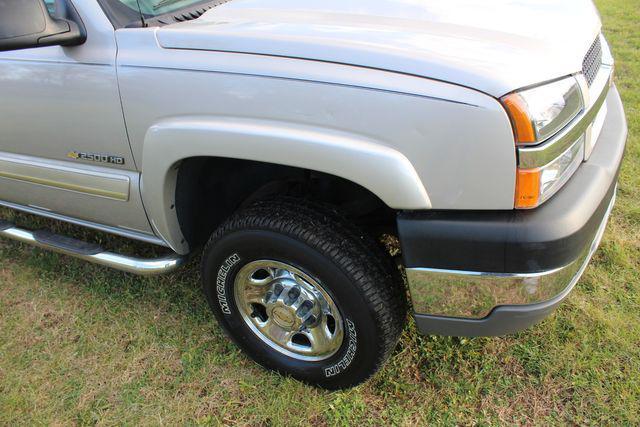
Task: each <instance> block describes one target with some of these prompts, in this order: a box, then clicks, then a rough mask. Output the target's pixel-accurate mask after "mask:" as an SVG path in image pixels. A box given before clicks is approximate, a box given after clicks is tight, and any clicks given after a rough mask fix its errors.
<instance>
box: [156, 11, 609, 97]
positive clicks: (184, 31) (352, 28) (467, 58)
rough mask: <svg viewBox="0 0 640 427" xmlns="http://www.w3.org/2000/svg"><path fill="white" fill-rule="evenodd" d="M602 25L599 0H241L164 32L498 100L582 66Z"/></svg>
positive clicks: (180, 39)
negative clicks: (450, 86)
mask: <svg viewBox="0 0 640 427" xmlns="http://www.w3.org/2000/svg"><path fill="white" fill-rule="evenodd" d="M600 28H601V23H600V18H599V15H598V12H597V11H596V9H595V6H594V5H593V3H592V2H591V0H562V1H558V0H487V1H482V2H481V1H478V0H448V1H433V0H232V1H230V2H228V3H225V4H223V5H221V6H218V7H215V8H213V9H211V10H210V11H208V12H207V13H205V14H204V15H202V16H201V17H200V18H198V19H196V20H193V21H188V22H183V23H178V24H173V25H169V26H165V27H161V28H159V29H158V31H157V38H158V42H159V43H160V45H161V46H162V47H165V48H174V49H197V50H211V51H226V52H242V53H250V54H260V55H274V56H284V57H290V58H302V59H308V60H318V61H328V62H335V63H341V64H349V65H356V66H361V67H370V68H376V69H382V70H387V71H394V72H400V73H406V74H412V75H417V76H421V77H427V78H431V79H437V80H442V81H446V82H450V83H454V84H458V85H462V86H466V87H470V88H473V89H476V90H479V91H482V92H485V93H488V94H490V95H492V96H495V97H499V96H502V95H504V94H506V93H508V92H511V91H513V90H515V89H519V88H522V87H525V86H529V85H533V84H537V83H541V82H544V81H547V80H551V79H555V78H558V77H562V76H565V75H568V74H572V73H576V72H578V71H580V70H581V68H582V60H583V58H584V55H585V54H586V52H587V51H588V49H589V47H590V46H591V44H592V43H593V41H594V40H595V38H596V37H597V35H598V34H599V32H600Z"/></svg>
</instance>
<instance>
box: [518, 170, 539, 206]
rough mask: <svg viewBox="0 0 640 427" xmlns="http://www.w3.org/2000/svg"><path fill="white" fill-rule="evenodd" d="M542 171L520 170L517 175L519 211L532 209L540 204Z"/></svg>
mask: <svg viewBox="0 0 640 427" xmlns="http://www.w3.org/2000/svg"><path fill="white" fill-rule="evenodd" d="M540 173H541V172H540V169H538V168H536V169H518V172H517V175H516V200H515V207H516V208H518V209H531V208H535V207H536V206H538V204H539V202H540Z"/></svg>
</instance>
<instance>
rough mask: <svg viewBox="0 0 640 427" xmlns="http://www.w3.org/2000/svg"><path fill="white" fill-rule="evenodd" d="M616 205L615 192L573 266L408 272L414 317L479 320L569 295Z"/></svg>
mask: <svg viewBox="0 0 640 427" xmlns="http://www.w3.org/2000/svg"><path fill="white" fill-rule="evenodd" d="M614 203H615V193H614V195H613V197H612V199H611V202H610V204H609V207H608V209H607V212H606V215H605V217H604V219H603V221H602V223H601V224H600V227H599V228H598V231H597V233H596V236H595V238H594V240H593V242H592V243H591V245H589V246H587V247H586V248H585V249H584V251H583V253H582V254H581V255H580V256H579V257H578V259H576V260H575V261H573V262H572V263H570V264H568V265H566V266H564V267H561V268H558V269H555V270H551V271H544V272H540V273H531V274H518V273H513V274H510V273H482V272H474V271H457V270H438V269H431V268H409V269H407V280H408V282H409V289H410V291H411V299H412V301H413V308H414V312H415V313H416V314H428V315H434V316H448V317H463V318H472V319H480V318H483V317H485V316H487V315H488V314H489V313H491V311H492V310H493V309H494V308H495V307H497V306H500V305H525V304H536V303H541V302H544V301H548V300H550V299H552V298H554V297H556V296H558V295H561V294H568V293H569V292H570V291H571V289H573V286H575V284H576V283H577V282H578V280H579V279H580V276H582V273H583V272H584V270H585V269H586V268H587V265H588V264H589V261H590V260H591V257H592V256H593V254H594V253H595V251H596V250H597V249H598V245H599V244H600V240H601V239H602V235H603V234H604V230H605V228H606V225H607V220H608V219H609V215H610V213H611V210H612V209H613V205H614Z"/></svg>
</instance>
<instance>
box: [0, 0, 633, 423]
mask: <svg viewBox="0 0 640 427" xmlns="http://www.w3.org/2000/svg"><path fill="white" fill-rule="evenodd" d="M598 3H599V6H600V9H601V12H602V14H603V18H604V21H605V27H606V33H607V35H608V37H609V40H610V42H611V44H612V46H613V49H614V51H615V54H616V57H617V60H618V63H617V64H618V66H617V82H618V87H619V89H620V91H621V93H622V96H623V98H624V100H625V104H626V109H627V115H628V118H629V125H630V132H631V136H630V140H629V147H628V151H627V157H626V162H625V165H624V169H623V171H622V178H621V183H620V184H621V185H620V191H619V199H618V204H617V206H616V209H615V211H614V213H613V217H612V220H611V223H610V226H609V228H608V232H607V234H606V236H605V239H604V241H603V243H602V247H601V250H600V251H599V252H598V254H597V255H596V257H595V259H594V262H593V264H592V265H591V266H590V267H589V269H588V270H587V272H586V274H585V276H584V278H583V279H582V280H581V282H580V283H579V284H578V286H577V289H576V291H575V292H574V293H573V294H572V295H571V297H570V298H569V300H568V301H567V303H566V304H564V305H563V306H562V308H561V309H560V310H559V311H558V312H557V313H556V314H555V315H554V316H553V317H551V318H549V319H548V320H546V321H545V322H543V323H542V324H540V325H538V326H536V327H534V328H532V329H531V330H528V331H526V332H523V333H520V334H519V335H517V336H511V337H506V338H497V339H450V338H439V337H422V336H419V335H418V334H417V333H416V331H415V328H414V326H413V325H410V326H409V327H408V328H407V330H406V331H405V333H404V336H403V338H402V341H401V343H400V345H399V347H398V349H397V351H396V353H395V355H394V356H393V358H392V359H391V360H390V362H389V363H388V365H387V366H386V367H385V369H384V370H383V371H382V372H381V373H380V374H378V375H377V376H375V377H374V378H373V380H371V381H370V382H368V383H367V384H365V385H362V386H360V387H358V388H355V389H353V390H349V391H344V392H334V393H328V392H325V391H321V390H317V389H314V388H310V387H307V386H305V385H302V384H300V383H297V382H295V381H293V380H290V379H286V378H282V377H279V376H277V375H275V374H271V373H268V372H265V371H263V370H262V369H260V368H259V367H257V366H256V365H255V364H254V363H252V362H251V361H250V360H248V359H247V358H246V357H244V356H243V355H242V354H241V353H240V352H239V351H238V350H237V349H236V348H235V347H234V346H233V345H232V344H231V343H230V342H229V341H228V340H227V339H225V338H224V337H223V335H222V333H221V331H220V329H219V328H218V326H217V325H216V324H215V322H214V319H213V318H212V316H211V315H210V314H209V311H208V308H207V307H206V304H205V302H204V299H203V297H202V296H201V293H200V289H199V287H198V283H197V272H196V268H195V266H194V267H192V268H190V269H187V270H185V271H182V272H180V273H177V274H174V275H173V276H170V277H162V278H154V279H141V278H137V277H133V276H127V275H123V274H120V273H117V272H113V271H109V270H106V269H103V268H100V267H95V266H92V265H89V264H85V263H83V262H80V261H76V260H73V259H70V258H67V257H62V256H57V255H55V254H51V253H46V252H42V251H39V250H34V249H31V248H28V247H25V246H22V245H20V244H17V243H11V242H7V241H0V424H2V425H14V424H16V423H19V424H34V423H46V424H50V423H51V424H95V423H99V424H116V423H117V424H120V423H127V424H133V423H136V424H137V423H143V424H161V423H164V424H176V423H189V424H205V425H208V424H220V423H228V424H232V423H233V424H236V423H238V424H250V425H271V424H273V425H283V424H302V423H307V422H310V423H313V424H318V425H323V424H332V425H333V424H347V423H353V424H358V425H360V424H387V423H392V424H423V423H427V422H429V423H431V422H434V423H439V424H453V423H459V424H476V423H477V424H480V423H482V424H486V423H492V424H493V423H510V424H511V423H518V424H523V423H526V424H546V423H551V422H553V423H568V424H574V423H575V424H585V423H590V424H620V423H624V424H639V423H640V273H639V271H640V227H639V225H640V118H639V113H640V111H639V109H640V86H639V84H638V82H639V76H640V51H639V49H640V27H639V26H638V22H640V2H639V1H638V0H601V1H599V2H598ZM0 213H1V214H3V215H4V216H5V217H6V216H12V217H14V219H15V220H17V221H18V222H20V223H22V224H26V225H29V226H37V225H38V223H40V224H42V223H46V222H45V221H43V220H38V219H34V218H31V217H27V216H23V215H18V216H17V218H16V217H15V216H14V214H13V213H9V212H7V211H3V212H0ZM49 226H51V225H50V224H49ZM55 226H56V227H58V228H61V229H64V230H67V231H68V230H69V228H68V227H67V226H64V225H59V224H57V225H55ZM76 232H77V233H81V234H82V233H86V232H83V231H77V230H76ZM86 234H87V235H88V237H90V238H92V239H94V240H100V241H103V242H105V241H106V244H107V245H109V246H113V245H117V246H119V247H121V248H126V249H128V250H131V251H148V250H150V249H148V248H145V247H142V246H138V245H134V244H131V243H127V242H124V241H122V240H119V239H116V238H112V237H107V236H101V235H98V234H95V233H86Z"/></svg>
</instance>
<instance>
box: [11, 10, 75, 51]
mask: <svg viewBox="0 0 640 427" xmlns="http://www.w3.org/2000/svg"><path fill="white" fill-rule="evenodd" d="M68 9H69V13H68V14H69V15H75V16H70V17H69V18H72V19H73V18H75V19H73V20H72V19H54V18H52V17H51V16H50V15H49V12H48V11H47V6H46V4H45V3H44V0H0V51H7V50H18V49H31V48H35V47H43V46H54V45H60V46H75V45H79V44H82V43H84V42H85V40H86V34H85V31H84V27H83V26H82V22H81V21H80V17H79V16H78V15H77V12H76V11H75V9H74V8H73V6H70V7H69V8H68Z"/></svg>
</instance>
